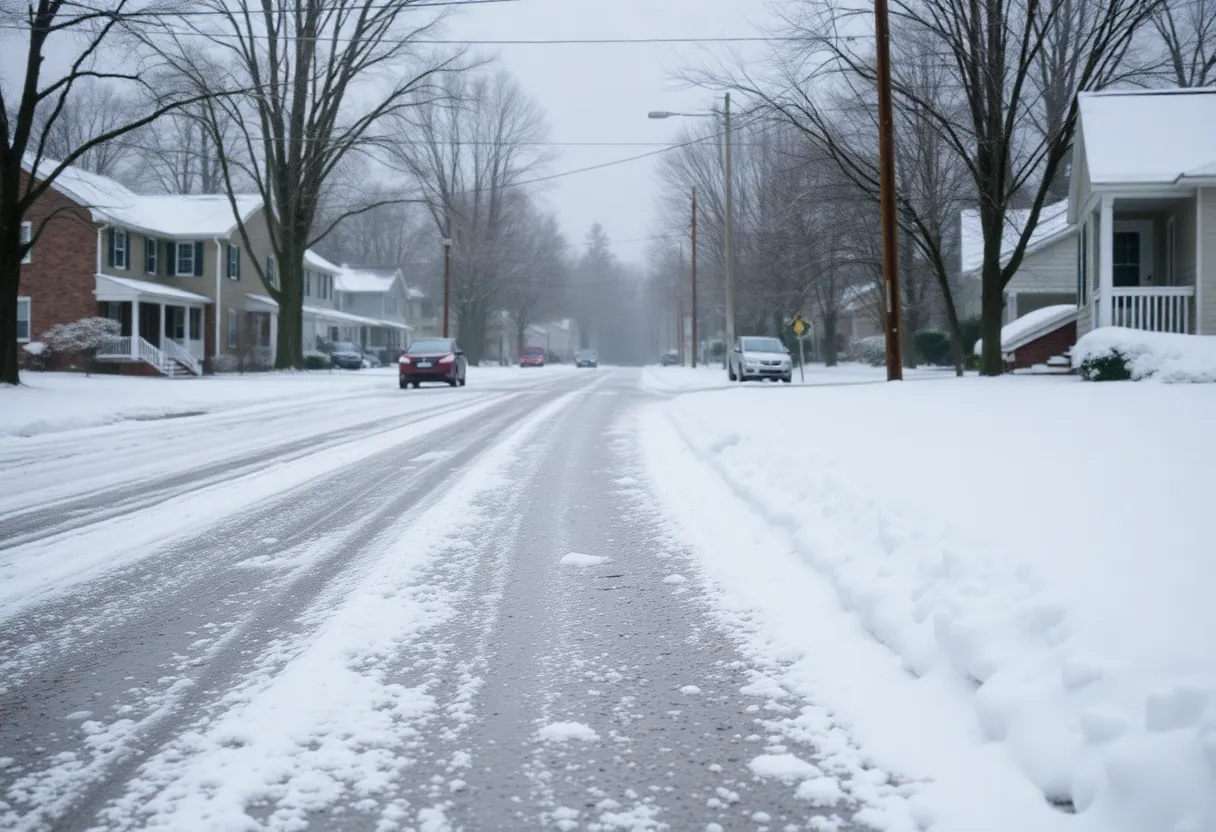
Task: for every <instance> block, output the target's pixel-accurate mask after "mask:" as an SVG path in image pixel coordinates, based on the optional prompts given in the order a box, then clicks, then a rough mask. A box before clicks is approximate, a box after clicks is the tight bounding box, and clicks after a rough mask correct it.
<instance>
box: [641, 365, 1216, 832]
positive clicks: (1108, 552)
mask: <svg viewBox="0 0 1216 832" xmlns="http://www.w3.org/2000/svg"><path fill="white" fill-rule="evenodd" d="M744 392H746V391H740V395H714V394H703V395H688V396H683V397H680V398H677V399H674V400H671V401H668V402H663V403H660V404H656V405H654V406H652V407H651V408H650V409H649V410H648V411H647V412H646V413H645V414H644V415H643V416H642V419H643V427H644V433H643V436H642V441H643V446H644V449H645V456H646V458H647V462H648V465H647V469H648V471H649V473H650V475H651V478H652V481H653V483H654V485H655V486H656V489H657V491H658V496H659V500H660V504H661V505H663V506H664V507H665V509H666V510H667V511H668V512H669V513H670V515H671V516H672V518H673V522H674V523H675V524H676V529H675V531H676V532H677V533H678V534H679V535H680V536H681V537H682V538H683V539H684V540H686V541H687V542H688V543H689V544H690V545H691V547H692V549H693V551H694V552H695V553H696V555H697V556H698V559H699V560H700V562H701V564H702V567H703V568H704V570H705V572H706V577H707V578H710V579H712V580H716V581H718V582H720V583H721V584H722V585H723V586H725V587H728V589H729V594H730V597H731V598H732V599H733V600H734V602H735V603H737V604H739V605H741V606H742V607H743V608H745V609H754V610H756V618H757V624H756V627H757V628H758V635H757V639H759V642H760V643H763V644H769V645H772V646H771V650H772V651H774V652H776V653H777V654H778V655H782V656H785V657H787V659H786V661H787V662H789V663H790V664H789V670H788V671H787V673H788V684H789V685H790V686H791V687H793V688H794V689H797V690H798V691H799V692H800V693H802V694H803V695H805V696H808V697H810V698H811V700H812V701H814V702H816V703H818V704H820V705H822V706H823V707H825V708H826V709H828V710H829V711H830V712H831V719H832V722H833V723H835V724H838V725H841V726H842V727H843V728H844V729H845V730H847V731H848V733H849V735H850V736H851V737H852V738H854V740H855V741H856V742H857V743H858V744H859V746H860V748H861V750H862V751H863V752H864V753H865V754H866V755H867V756H868V758H869V759H870V760H871V761H872V762H873V764H874V765H877V766H880V767H881V768H882V769H884V770H886V771H889V772H892V774H896V775H898V776H899V777H900V778H901V780H902V781H904V782H909V781H911V783H912V784H913V785H912V786H910V788H911V789H912V798H911V801H912V805H913V806H914V808H915V811H916V813H917V819H918V822H919V823H921V824H923V825H924V826H925V827H926V828H929V829H932V830H941V831H942V832H944V830H951V832H954V831H955V830H957V832H964V831H965V832H974V830H976V829H985V830H988V832H1004V830H1009V832H1014V830H1019V832H1020V831H1021V830H1025V829H1036V830H1042V832H1046V831H1047V830H1056V829H1058V830H1062V831H1064V830H1066V831H1067V832H1082V830H1083V831H1084V832H1143V831H1144V830H1149V829H1151V830H1169V831H1170V832H1186V831H1188V830H1211V829H1216V605H1214V604H1212V592H1213V590H1212V588H1213V587H1214V586H1216V559H1213V557H1212V545H1211V539H1212V535H1211V522H1210V521H1209V520H1208V519H1207V518H1208V517H1210V515H1211V497H1210V489H1208V488H1207V487H1206V485H1207V484H1206V479H1207V474H1208V472H1209V471H1211V470H1213V469H1214V468H1216V435H1214V434H1213V432H1212V431H1211V429H1210V428H1211V419H1212V414H1213V413H1216V389H1214V388H1208V387H1196V386H1179V387H1157V386H1153V387H1144V386H1137V385H1091V384H1083V383H1081V382H1079V381H1078V380H1075V379H1067V380H1060V379H1041V380H1040V379H1030V378H1019V379H985V380H978V379H965V380H961V381H959V380H953V379H951V380H943V381H940V382H933V383H925V384H904V385H874V386H861V387H851V388H849V387H839V388H822V389H817V390H815V391H813V392H812V391H801V392H799V391H793V392H792V394H791V395H792V398H790V399H788V401H789V402H790V404H791V406H790V407H788V408H787V407H782V408H774V407H770V406H768V405H767V402H768V400H767V399H765V400H763V401H761V400H760V399H758V398H757V395H760V394H757V393H753V394H752V395H750V396H748V395H742V393H744ZM960 415H961V416H962V417H963V418H960ZM762 765H763V764H762ZM808 782H811V781H808ZM802 788H803V791H805V792H806V796H807V797H808V798H809V799H814V798H816V797H819V796H820V794H819V789H820V786H816V785H807V786H804V787H802ZM800 793H801V792H800ZM1049 800H1050V801H1054V802H1057V803H1060V804H1066V805H1071V806H1072V807H1073V808H1075V810H1076V812H1077V813H1076V814H1075V815H1073V814H1067V813H1065V812H1061V811H1057V810H1055V809H1053V808H1051V806H1050V804H1049Z"/></svg>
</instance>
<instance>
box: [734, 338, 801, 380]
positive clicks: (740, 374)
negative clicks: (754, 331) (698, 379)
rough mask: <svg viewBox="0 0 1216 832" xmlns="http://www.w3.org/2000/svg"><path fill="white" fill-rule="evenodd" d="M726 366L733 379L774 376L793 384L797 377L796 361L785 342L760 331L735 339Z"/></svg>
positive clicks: (773, 378) (775, 378) (774, 378)
mask: <svg viewBox="0 0 1216 832" xmlns="http://www.w3.org/2000/svg"><path fill="white" fill-rule="evenodd" d="M726 368H727V369H726V374H727V376H729V377H730V380H731V381H747V380H748V379H751V378H755V379H762V378H771V379H772V380H773V381H776V380H777V379H781V380H782V381H784V382H785V383H786V384H789V383H790V382H791V381H793V378H794V375H793V373H794V362H793V361H792V360H791V359H790V351H789V350H787V349H786V348H785V344H783V343H781V341H780V340H779V339H777V338H766V337H761V336H758V335H757V336H753V335H748V336H745V337H743V338H740V339H739V340H738V341H736V342H735V348H734V349H733V350H731V353H730V360H729V361H728V362H727V364H726Z"/></svg>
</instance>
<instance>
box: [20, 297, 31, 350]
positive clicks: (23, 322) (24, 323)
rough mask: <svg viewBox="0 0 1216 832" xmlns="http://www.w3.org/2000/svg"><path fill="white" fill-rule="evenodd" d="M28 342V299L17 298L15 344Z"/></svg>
mask: <svg viewBox="0 0 1216 832" xmlns="http://www.w3.org/2000/svg"><path fill="white" fill-rule="evenodd" d="M29 340H30V299H29V298H17V342H18V343H25V342H27V341H29Z"/></svg>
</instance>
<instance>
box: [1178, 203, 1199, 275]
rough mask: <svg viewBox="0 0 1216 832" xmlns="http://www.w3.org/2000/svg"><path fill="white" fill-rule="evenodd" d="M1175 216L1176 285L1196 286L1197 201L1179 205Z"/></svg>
mask: <svg viewBox="0 0 1216 832" xmlns="http://www.w3.org/2000/svg"><path fill="white" fill-rule="evenodd" d="M1173 216H1174V245H1175V247H1176V250H1175V252H1174V254H1175V260H1174V279H1175V285H1177V286H1194V285H1195V277H1196V275H1197V274H1198V265H1199V264H1198V263H1197V262H1196V261H1195V236H1196V235H1195V200H1194V199H1188V200H1186V202H1183V203H1181V204H1179V206H1178V208H1177V210H1175V211H1174V215H1173Z"/></svg>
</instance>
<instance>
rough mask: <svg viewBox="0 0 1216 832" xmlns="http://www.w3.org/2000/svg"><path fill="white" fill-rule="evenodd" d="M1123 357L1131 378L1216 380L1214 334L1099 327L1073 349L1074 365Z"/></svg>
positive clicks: (1175, 381) (1215, 342) (1171, 380)
mask: <svg viewBox="0 0 1216 832" xmlns="http://www.w3.org/2000/svg"><path fill="white" fill-rule="evenodd" d="M1116 352H1118V353H1119V354H1120V355H1122V356H1123V358H1124V360H1125V362H1126V364H1127V368H1128V370H1130V371H1131V375H1132V379H1133V380H1135V381H1141V380H1143V379H1152V380H1154V381H1162V382H1166V383H1167V384H1168V383H1174V384H1177V383H1186V382H1213V381H1216V337H1214V336H1210V335H1174V334H1173V333H1168V332H1144V331H1142V330H1139V329H1124V328H1123V327H1113V326H1112V327H1102V328H1101V329H1095V330H1094V331H1093V332H1090V333H1089V334H1088V335H1085V336H1082V338H1081V339H1080V340H1079V341H1077V345H1076V346H1075V347H1073V349H1072V364H1073V366H1074V367H1076V368H1078V369H1079V368H1080V367H1081V365H1082V364H1083V363H1084V362H1086V361H1089V360H1092V359H1100V358H1108V357H1111V356H1113V355H1114V354H1115V353H1116Z"/></svg>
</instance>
